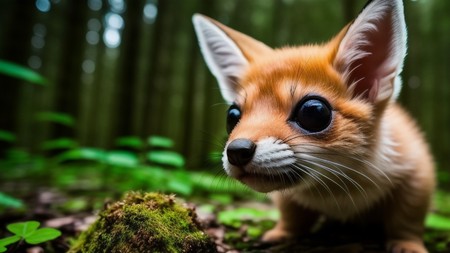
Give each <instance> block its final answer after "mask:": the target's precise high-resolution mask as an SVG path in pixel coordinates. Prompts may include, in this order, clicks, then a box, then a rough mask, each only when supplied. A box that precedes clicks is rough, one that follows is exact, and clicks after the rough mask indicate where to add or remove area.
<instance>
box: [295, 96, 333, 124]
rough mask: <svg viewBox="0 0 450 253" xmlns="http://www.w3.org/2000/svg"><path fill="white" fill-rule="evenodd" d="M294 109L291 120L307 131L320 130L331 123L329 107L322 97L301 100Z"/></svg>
mask: <svg viewBox="0 0 450 253" xmlns="http://www.w3.org/2000/svg"><path fill="white" fill-rule="evenodd" d="M295 110H296V111H295V112H294V115H293V116H294V119H293V120H294V121H295V122H296V123H297V124H298V125H299V126H300V127H301V128H302V129H303V130H306V131H307V132H310V133H318V132H321V131H323V130H325V129H326V128H327V127H328V126H329V125H330V123H331V119H332V110H331V107H330V105H329V104H328V103H327V102H326V101H324V100H323V99H322V98H317V97H312V98H309V99H306V100H303V101H301V102H300V104H299V105H298V106H297V108H296V109H295Z"/></svg>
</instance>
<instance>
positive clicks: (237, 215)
mask: <svg viewBox="0 0 450 253" xmlns="http://www.w3.org/2000/svg"><path fill="white" fill-rule="evenodd" d="M278 218H279V213H278V211H277V210H276V209H270V210H261V209H257V208H247V207H243V208H237V209H232V210H225V211H222V212H220V213H219V215H218V217H217V219H218V220H219V222H220V223H223V224H225V225H229V226H236V225H237V224H240V222H241V221H243V220H252V221H258V220H277V219H278ZM238 226H239V225H238Z"/></svg>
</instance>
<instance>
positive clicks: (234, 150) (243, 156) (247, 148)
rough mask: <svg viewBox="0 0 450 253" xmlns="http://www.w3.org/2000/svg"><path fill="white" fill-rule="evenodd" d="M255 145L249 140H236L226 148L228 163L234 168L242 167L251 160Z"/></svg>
mask: <svg viewBox="0 0 450 253" xmlns="http://www.w3.org/2000/svg"><path fill="white" fill-rule="evenodd" d="M255 149H256V144H255V143H254V142H253V141H251V140H249V139H236V140H234V141H232V142H230V144H228V147H227V156H228V161H229V162H230V163H231V164H233V165H235V166H244V165H246V164H247V163H249V162H250V160H252V158H253V155H254V154H255Z"/></svg>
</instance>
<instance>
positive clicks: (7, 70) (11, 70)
mask: <svg viewBox="0 0 450 253" xmlns="http://www.w3.org/2000/svg"><path fill="white" fill-rule="evenodd" d="M0 73H1V74H4V75H7V76H11V77H15V78H18V79H21V80H24V81H27V82H30V83H34V84H39V85H46V84H47V83H48V81H47V80H46V79H45V78H44V77H42V76H41V75H40V74H38V73H36V72H35V71H33V70H31V69H29V68H26V67H23V66H20V65H18V64H15V63H12V62H9V61H4V60H0Z"/></svg>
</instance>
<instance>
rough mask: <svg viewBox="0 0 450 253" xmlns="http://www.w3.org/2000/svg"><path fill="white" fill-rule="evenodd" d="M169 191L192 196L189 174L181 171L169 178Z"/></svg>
mask: <svg viewBox="0 0 450 253" xmlns="http://www.w3.org/2000/svg"><path fill="white" fill-rule="evenodd" d="M167 190H168V191H170V192H173V193H177V194H181V195H184V196H189V195H191V193H192V191H193V187H192V182H191V180H190V178H189V175H188V174H187V172H185V171H180V172H178V173H175V174H174V175H173V176H172V177H171V178H169V180H168V182H167Z"/></svg>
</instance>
